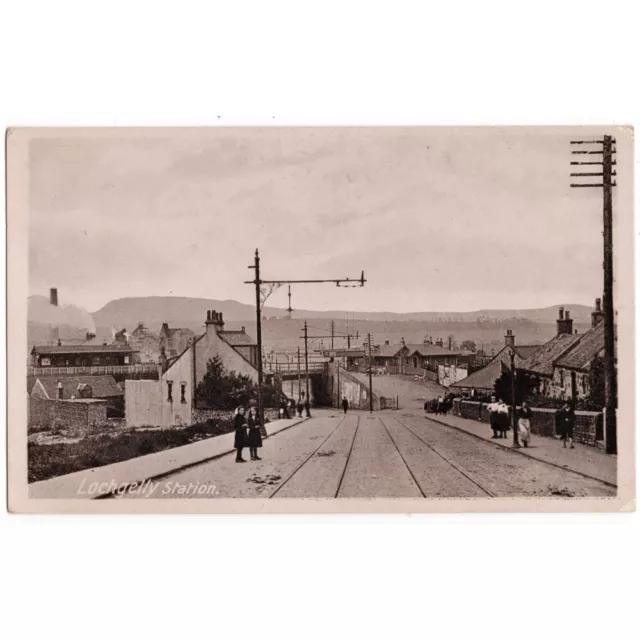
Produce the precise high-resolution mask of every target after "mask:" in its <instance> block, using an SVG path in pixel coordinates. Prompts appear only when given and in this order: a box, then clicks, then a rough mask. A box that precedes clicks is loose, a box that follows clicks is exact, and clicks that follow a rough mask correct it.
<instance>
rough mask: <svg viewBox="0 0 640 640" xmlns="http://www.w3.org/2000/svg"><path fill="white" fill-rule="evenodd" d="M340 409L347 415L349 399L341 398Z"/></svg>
mask: <svg viewBox="0 0 640 640" xmlns="http://www.w3.org/2000/svg"><path fill="white" fill-rule="evenodd" d="M342 409H343V411H344V415H345V416H346V415H347V411H349V401H348V400H347V399H346V398H342Z"/></svg>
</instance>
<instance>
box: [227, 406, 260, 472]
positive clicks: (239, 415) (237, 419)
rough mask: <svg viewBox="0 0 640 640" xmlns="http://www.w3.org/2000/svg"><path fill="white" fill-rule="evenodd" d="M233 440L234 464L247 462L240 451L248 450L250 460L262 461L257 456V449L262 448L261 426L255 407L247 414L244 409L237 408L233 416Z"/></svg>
mask: <svg viewBox="0 0 640 640" xmlns="http://www.w3.org/2000/svg"><path fill="white" fill-rule="evenodd" d="M233 426H234V429H235V438H234V440H233V448H234V449H235V450H236V462H247V461H246V460H245V459H244V458H243V457H242V450H243V449H244V448H245V447H246V448H248V449H249V453H250V455H251V460H262V458H260V457H259V456H258V449H259V448H261V447H262V433H260V429H261V425H260V420H259V419H258V415H257V412H256V409H255V407H251V408H250V409H249V411H248V412H247V411H246V409H245V408H244V407H238V408H237V409H236V410H235V412H234V416H233Z"/></svg>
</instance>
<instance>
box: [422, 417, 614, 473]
mask: <svg viewBox="0 0 640 640" xmlns="http://www.w3.org/2000/svg"><path fill="white" fill-rule="evenodd" d="M425 418H426V419H427V420H428V421H429V422H437V423H441V424H443V425H447V426H450V427H454V428H456V429H460V430H462V431H464V432H466V433H469V434H472V435H473V436H476V437H477V438H481V439H482V440H487V441H489V442H491V443H492V444H495V445H498V446H500V447H504V448H507V449H512V448H513V432H511V431H509V433H508V437H507V438H506V439H501V438H497V439H494V438H492V435H493V431H491V428H490V427H489V425H488V424H487V423H486V422H480V421H479V420H469V419H468V418H461V417H459V416H452V415H446V416H442V415H439V416H434V415H433V414H426V415H425ZM518 452H519V453H521V454H522V455H526V456H529V457H530V458H535V459H536V460H542V461H544V462H547V463H549V464H553V465H556V466H558V467H561V468H563V469H569V470H571V471H575V472H576V473H580V474H583V475H586V476H589V477H591V478H595V479H597V480H601V481H603V482H607V483H609V484H612V485H615V486H617V484H618V482H617V477H618V476H617V468H618V465H617V456H612V455H609V454H607V453H605V452H604V451H601V450H600V449H598V448H596V447H591V446H588V445H584V444H581V443H579V442H576V443H575V445H574V448H573V449H570V448H566V449H565V448H564V447H563V443H562V441H561V440H557V439H556V438H546V437H544V436H536V435H532V436H531V443H530V444H529V446H528V447H526V448H525V447H522V448H520V449H518Z"/></svg>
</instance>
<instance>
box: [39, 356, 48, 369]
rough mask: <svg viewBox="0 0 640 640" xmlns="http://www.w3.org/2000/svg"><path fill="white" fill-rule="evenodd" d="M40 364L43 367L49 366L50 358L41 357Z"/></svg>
mask: <svg viewBox="0 0 640 640" xmlns="http://www.w3.org/2000/svg"><path fill="white" fill-rule="evenodd" d="M40 364H41V365H42V366H43V367H50V366H51V360H50V359H49V358H42V360H40Z"/></svg>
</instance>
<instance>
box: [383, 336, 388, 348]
mask: <svg viewBox="0 0 640 640" xmlns="http://www.w3.org/2000/svg"><path fill="white" fill-rule="evenodd" d="M384 344H385V346H387V347H388V346H389V338H385V340H384Z"/></svg>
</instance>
